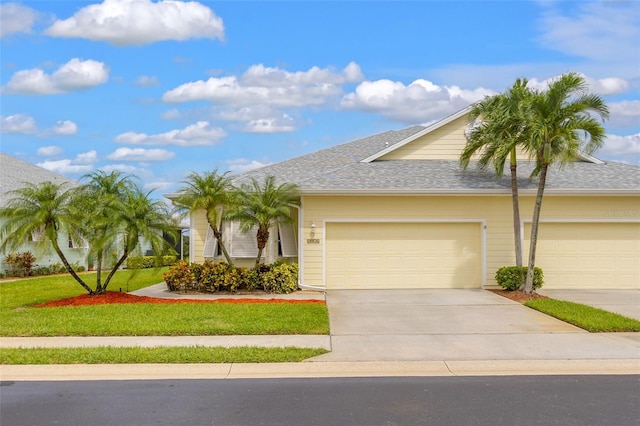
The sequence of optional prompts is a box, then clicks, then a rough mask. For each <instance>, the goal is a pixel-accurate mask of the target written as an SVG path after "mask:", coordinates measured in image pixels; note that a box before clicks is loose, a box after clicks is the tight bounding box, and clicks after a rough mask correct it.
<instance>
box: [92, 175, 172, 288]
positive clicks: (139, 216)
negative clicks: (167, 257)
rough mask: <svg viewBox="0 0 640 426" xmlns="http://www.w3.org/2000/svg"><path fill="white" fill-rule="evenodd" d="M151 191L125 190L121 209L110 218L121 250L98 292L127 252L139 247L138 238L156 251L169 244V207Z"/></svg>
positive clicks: (170, 223) (159, 252) (158, 254)
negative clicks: (118, 234) (118, 237)
mask: <svg viewBox="0 0 640 426" xmlns="http://www.w3.org/2000/svg"><path fill="white" fill-rule="evenodd" d="M150 195H151V191H150V192H147V193H145V192H142V190H140V188H138V187H137V186H134V187H132V188H131V189H130V190H129V191H127V192H126V193H125V199H124V203H123V204H122V205H121V207H122V209H121V210H120V211H119V212H117V214H116V215H115V216H114V217H113V218H112V219H111V220H112V221H113V223H114V224H115V225H116V226H117V229H118V231H119V233H120V236H121V244H122V253H121V254H120V257H119V258H118V259H117V260H116V262H115V264H114V265H113V267H112V268H111V272H109V275H108V276H107V279H106V280H105V281H104V285H103V286H102V287H101V288H100V291H101V292H105V291H106V290H107V286H108V285H109V282H110V281H111V278H113V275H114V274H115V273H116V271H117V270H118V269H119V268H120V266H122V264H123V263H124V262H125V261H126V260H127V258H128V257H129V255H131V254H132V253H134V252H135V251H136V250H137V249H138V248H139V247H140V241H141V240H142V239H144V240H145V241H147V242H148V243H149V244H150V245H151V248H152V250H153V252H154V253H155V254H156V256H158V257H160V256H162V253H163V252H164V251H165V249H166V248H167V247H168V242H167V241H165V239H164V235H165V234H167V235H173V233H172V232H171V231H173V230H174V229H175V223H173V222H174V221H173V219H172V217H171V214H170V212H169V209H168V206H167V205H166V204H165V203H163V202H162V201H155V200H153V199H152V198H151V197H150Z"/></svg>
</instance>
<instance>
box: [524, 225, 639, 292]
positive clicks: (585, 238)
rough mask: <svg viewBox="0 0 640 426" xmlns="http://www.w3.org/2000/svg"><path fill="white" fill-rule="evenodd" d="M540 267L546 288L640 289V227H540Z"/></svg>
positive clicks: (527, 228) (529, 229) (526, 242)
mask: <svg viewBox="0 0 640 426" xmlns="http://www.w3.org/2000/svg"><path fill="white" fill-rule="evenodd" d="M530 235H531V226H530V224H527V226H525V238H526V240H525V247H524V248H525V251H526V252H528V250H529V236H530ZM525 259H526V258H525ZM536 266H539V267H541V268H542V271H543V272H544V278H545V280H544V281H545V282H544V288H558V289H561V288H562V289H564V288H566V289H570V288H592V289H597V288H611V289H640V223H545V222H543V223H540V228H539V231H538V247H537V249H536Z"/></svg>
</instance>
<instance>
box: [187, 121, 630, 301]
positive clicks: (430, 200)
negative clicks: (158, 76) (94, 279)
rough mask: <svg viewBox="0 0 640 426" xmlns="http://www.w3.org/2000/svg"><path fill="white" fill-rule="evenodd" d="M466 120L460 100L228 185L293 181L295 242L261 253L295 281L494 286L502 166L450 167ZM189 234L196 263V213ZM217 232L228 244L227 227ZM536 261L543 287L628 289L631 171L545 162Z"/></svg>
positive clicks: (500, 238)
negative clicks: (280, 262)
mask: <svg viewBox="0 0 640 426" xmlns="http://www.w3.org/2000/svg"><path fill="white" fill-rule="evenodd" d="M467 124H468V109H465V110H462V111H459V112H458V113H456V114H453V115H451V116H449V117H447V118H445V119H443V120H441V121H439V122H437V123H435V124H433V125H431V126H428V127H423V126H414V127H409V128H406V129H403V130H399V131H388V132H384V133H380V134H377V135H373V136H370V137H366V138H363V139H359V140H355V141H353V142H350V143H346V144H343V145H338V146H335V147H333V148H328V149H325V150H322V151H318V152H314V153H311V154H308V155H304V156H302V157H298V158H294V159H291V160H287V161H284V162H281V163H278V164H274V165H270V166H266V167H263V168H260V169H257V170H253V171H250V172H246V173H243V174H240V175H237V176H236V177H235V178H234V181H235V183H237V184H238V183H242V182H245V181H247V180H248V179H250V178H252V177H255V178H257V179H260V180H262V179H263V178H264V176H268V175H274V176H276V178H277V180H278V182H279V183H284V182H290V183H296V184H298V185H299V186H300V189H301V204H302V205H301V207H300V209H299V210H298V211H297V218H296V224H295V227H294V228H293V229H292V230H293V231H294V232H295V241H296V245H297V250H296V252H295V253H292V252H290V251H286V250H285V249H284V247H285V246H287V247H288V250H293V247H295V246H294V245H293V243H292V242H291V241H290V240H289V239H288V238H289V236H287V235H286V232H287V231H285V232H282V230H281V232H280V238H279V239H280V240H281V242H277V241H275V239H272V240H273V241H272V243H271V245H270V250H269V251H268V252H267V254H266V255H267V257H268V258H269V260H275V259H277V258H278V257H279V256H280V255H281V254H282V255H285V257H288V256H291V257H293V258H294V260H297V261H299V264H300V286H301V287H302V288H318V289H390V288H483V287H492V286H495V285H496V284H495V280H494V275H495V272H496V270H497V269H498V268H500V267H502V266H507V265H513V264H515V255H514V243H513V220H512V217H513V216H512V215H513V212H512V206H511V189H510V178H509V172H508V170H507V171H506V172H505V175H504V176H503V177H502V178H500V179H498V178H497V177H496V176H495V174H494V172H493V170H492V169H487V170H479V169H478V168H477V167H476V165H475V164H473V163H472V164H471V165H470V167H469V168H468V169H467V170H466V171H463V170H462V169H461V167H460V165H459V156H460V153H461V152H462V149H463V147H464V146H465V144H466V138H465V129H466V128H467ZM520 157H521V158H519V160H520V162H519V164H518V174H519V176H520V177H519V185H520V186H519V189H520V206H521V228H522V230H523V232H522V235H523V238H524V241H523V243H524V245H523V248H524V251H525V253H524V256H525V259H527V255H528V253H527V252H528V248H529V234H530V225H531V216H532V212H533V204H534V201H535V193H536V189H537V181H532V180H531V179H529V175H530V173H531V171H532V169H533V163H531V162H529V161H528V157H527V156H526V155H520ZM229 227H231V229H230V228H229ZM191 231H192V232H191V235H192V247H193V248H194V250H193V252H192V253H193V257H192V260H193V261H201V260H203V258H204V257H206V253H207V250H208V247H211V244H210V243H207V241H210V240H208V239H207V238H206V237H207V225H206V221H205V220H204V215H203V214H202V215H194V217H192V221H191ZM229 231H230V233H231V238H230V241H229V243H230V246H231V252H232V253H237V251H236V248H234V244H235V243H234V241H236V239H237V238H238V236H237V233H236V231H235V229H234V228H233V225H229V224H228V225H227V230H226V232H229ZM272 235H273V233H272ZM276 235H277V234H276ZM252 236H253V234H252ZM253 240H255V237H254V236H253ZM242 241H245V240H242ZM246 241H248V240H246ZM284 241H286V242H287V243H286V244H285V243H284ZM207 244H208V245H207ZM252 244H253V246H254V247H255V242H252ZM287 244H288V245H287ZM242 249H243V248H242V246H241V247H240V248H238V250H242ZM285 252H286V253H285ZM253 253H254V254H255V253H256V251H255V250H254V251H253ZM294 254H295V255H296V256H293V255H294ZM536 265H537V266H540V267H541V268H542V269H543V271H544V274H545V286H546V288H581V289H586V288H612V289H614V288H615V289H640V168H639V167H636V166H631V165H627V164H621V163H615V162H603V161H600V160H598V159H596V158H593V157H590V156H586V155H585V156H582V157H581V158H579V159H577V160H576V161H575V162H574V163H573V164H570V165H567V166H566V167H564V168H563V169H561V170H559V169H558V168H557V167H552V168H551V170H550V171H549V175H548V180H547V185H546V190H545V197H544V200H543V206H542V216H541V224H540V232H539V238H538V249H537V260H536Z"/></svg>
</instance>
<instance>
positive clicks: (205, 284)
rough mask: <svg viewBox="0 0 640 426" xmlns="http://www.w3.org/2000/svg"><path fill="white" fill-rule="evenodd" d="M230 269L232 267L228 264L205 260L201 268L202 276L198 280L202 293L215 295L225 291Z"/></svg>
mask: <svg viewBox="0 0 640 426" xmlns="http://www.w3.org/2000/svg"><path fill="white" fill-rule="evenodd" d="M229 268H230V266H229V265H228V264H226V263H220V262H212V261H211V260H209V259H207V260H205V261H204V263H203V264H202V265H201V267H200V274H199V277H198V279H197V282H198V288H199V289H200V291H205V292H209V293H213V292H216V291H220V290H224V286H225V284H224V278H225V275H226V274H227V272H228V271H229Z"/></svg>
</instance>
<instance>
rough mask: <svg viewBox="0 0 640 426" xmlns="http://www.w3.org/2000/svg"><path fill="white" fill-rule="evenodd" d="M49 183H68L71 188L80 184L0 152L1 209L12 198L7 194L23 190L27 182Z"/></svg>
mask: <svg viewBox="0 0 640 426" xmlns="http://www.w3.org/2000/svg"><path fill="white" fill-rule="evenodd" d="M47 181H49V182H55V183H58V184H59V183H62V182H67V184H68V185H69V186H75V185H77V184H78V183H77V182H76V181H74V180H71V179H69V178H66V177H64V176H62V175H59V174H57V173H54V172H52V171H50V170H47V169H43V168H42V167H38V166H36V165H34V164H31V163H27V162H26V161H22V160H20V159H18V158H16V157H13V156H11V155H8V154H4V153H2V152H0V207H2V206H4V205H5V203H6V202H7V200H9V199H10V198H12V195H10V194H7V193H8V192H9V191H13V190H16V189H18V188H22V187H23V186H24V184H25V182H30V183H34V184H38V183H41V182H47Z"/></svg>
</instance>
